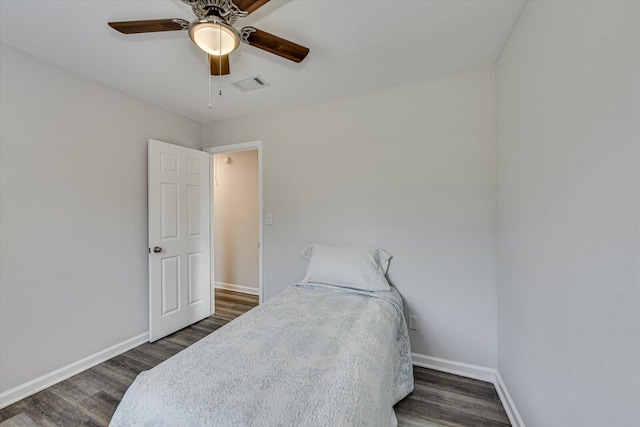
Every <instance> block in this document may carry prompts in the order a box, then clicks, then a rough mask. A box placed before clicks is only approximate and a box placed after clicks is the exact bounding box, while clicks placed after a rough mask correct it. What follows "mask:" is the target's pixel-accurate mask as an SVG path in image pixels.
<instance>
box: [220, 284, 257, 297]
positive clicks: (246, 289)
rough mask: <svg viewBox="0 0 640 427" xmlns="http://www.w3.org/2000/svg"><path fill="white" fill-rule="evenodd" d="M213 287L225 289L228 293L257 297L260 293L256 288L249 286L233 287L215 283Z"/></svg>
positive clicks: (232, 285)
mask: <svg viewBox="0 0 640 427" xmlns="http://www.w3.org/2000/svg"><path fill="white" fill-rule="evenodd" d="M215 286H216V288H218V289H226V290H228V291H234V292H240V293H243V294H251V295H259V294H260V291H259V290H258V289H256V288H251V287H249V286H242V285H234V284H233V283H223V282H215Z"/></svg>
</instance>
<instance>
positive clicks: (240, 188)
mask: <svg viewBox="0 0 640 427" xmlns="http://www.w3.org/2000/svg"><path fill="white" fill-rule="evenodd" d="M261 146H262V144H261V142H260V141H256V142H250V143H242V144H232V145H225V146H218V147H211V148H206V149H204V151H207V152H209V153H210V161H211V177H210V178H211V301H212V303H211V314H213V313H214V312H215V307H216V303H215V298H216V293H218V294H219V295H225V293H227V292H229V291H231V292H238V293H242V294H246V295H247V296H249V295H254V296H258V302H259V303H262V299H263V294H264V292H263V284H262V276H263V274H262V272H263V267H262V220H261V219H262V150H261V148H262V147H261ZM254 298H255V297H254Z"/></svg>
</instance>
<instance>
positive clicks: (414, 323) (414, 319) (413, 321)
mask: <svg viewBox="0 0 640 427" xmlns="http://www.w3.org/2000/svg"><path fill="white" fill-rule="evenodd" d="M409 329H413V330H414V331H417V330H418V316H409Z"/></svg>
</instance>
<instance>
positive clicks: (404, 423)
mask: <svg viewBox="0 0 640 427" xmlns="http://www.w3.org/2000/svg"><path fill="white" fill-rule="evenodd" d="M257 305H258V297H257V296H255V295H246V294H241V293H237V292H233V291H227V290H220V289H216V315H215V316H212V317H208V318H206V319H203V320H201V321H200V322H197V323H195V324H193V325H191V326H189V327H187V328H185V329H182V330H180V331H178V332H176V333H174V334H171V335H170V336H168V337H165V338H163V339H160V340H158V341H156V342H154V343H145V344H142V345H140V346H138V347H136V348H134V349H132V350H129V351H127V352H125V353H123V354H121V355H119V356H116V357H114V358H112V359H110V360H108V361H106V362H104V363H101V364H99V365H96V366H94V367H93V368H91V369H88V370H86V371H84V372H81V373H80V374H78V375H75V376H73V377H71V378H69V379H67V380H65V381H62V382H60V383H58V384H56V385H54V386H52V387H49V388H48V389H45V390H43V391H41V392H39V393H36V394H34V395H33V396H30V397H28V398H26V399H23V400H21V401H20V402H17V403H15V404H13V405H10V406H8V407H6V408H4V409H2V410H0V427H25V426H29V427H31V426H33V425H37V426H45V427H61V426H74V427H75V426H87V427H96V426H103V427H106V426H108V425H109V421H110V420H111V417H112V415H113V413H114V411H115V410H116V407H117V405H118V403H119V402H120V399H122V396H123V395H124V393H125V391H126V390H127V388H128V387H129V386H130V384H131V383H132V382H133V381H134V379H135V378H136V376H137V375H138V374H139V373H140V372H142V371H145V370H148V369H151V368H153V367H154V366H156V365H158V364H159V363H162V362H163V361H165V360H166V359H168V358H170V357H171V356H173V355H175V354H177V353H178V352H180V351H182V350H184V349H185V348H186V347H188V346H189V345H191V344H193V343H195V342H197V341H199V340H200V339H202V338H204V337H205V336H207V335H208V334H210V333H211V332H213V331H215V330H217V329H218V328H221V327H223V326H224V325H226V324H227V323H229V321H231V320H233V319H235V318H236V317H238V316H240V315H242V314H243V313H245V312H247V311H248V310H251V309H252V308H253V307H255V306H257ZM414 376H415V390H414V392H413V393H412V394H411V395H409V396H408V397H407V398H405V399H403V400H402V401H400V402H398V404H397V405H396V406H395V409H396V415H397V418H398V425H399V426H401V427H443V426H444V427H446V426H450V427H461V426H474V427H475V426H480V427H482V426H488V427H505V426H508V425H509V423H508V420H507V416H506V414H505V413H504V409H503V408H502V404H501V403H500V399H499V398H498V395H497V393H496V390H495V388H494V386H493V384H490V383H486V382H482V381H477V380H472V379H468V378H463V377H459V376H456V375H451V374H446V373H443V372H437V371H432V370H430V369H425V368H419V367H414Z"/></svg>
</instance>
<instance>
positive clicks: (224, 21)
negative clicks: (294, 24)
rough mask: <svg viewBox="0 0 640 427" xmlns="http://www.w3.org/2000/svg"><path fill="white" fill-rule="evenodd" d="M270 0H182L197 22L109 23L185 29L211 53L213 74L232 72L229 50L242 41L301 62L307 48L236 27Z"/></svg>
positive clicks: (131, 28)
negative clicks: (235, 24)
mask: <svg viewBox="0 0 640 427" xmlns="http://www.w3.org/2000/svg"><path fill="white" fill-rule="evenodd" d="M268 1H269V0H233V1H232V0H182V2H184V3H186V4H188V5H189V6H191V8H192V10H193V13H194V14H195V15H196V19H195V20H194V21H192V22H189V21H187V20H185V19H181V18H173V19H151V20H145V21H122V22H109V26H110V27H111V28H113V29H115V30H117V31H119V32H121V33H123V34H139V33H155V32H159V31H183V30H186V31H188V32H189V37H190V38H191V40H193V42H194V43H195V44H196V45H197V46H198V47H199V48H200V49H202V50H204V51H205V52H207V53H208V54H209V69H210V72H211V75H212V76H220V75H226V74H229V72H230V70H229V53H231V52H233V51H234V50H236V49H237V48H238V46H239V45H240V42H241V41H242V42H243V43H246V44H248V45H250V46H254V47H257V48H258V49H262V50H266V51H267V52H270V53H273V54H275V55H278V56H280V57H282V58H286V59H288V60H291V61H294V62H301V61H302V60H304V58H306V57H307V55H308V54H309V49H308V48H306V47H304V46H300V45H299V44H296V43H293V42H291V41H289V40H285V39H283V38H281V37H278V36H274V35H273V34H270V33H267V32H266V31H262V30H259V29H257V28H254V27H244V28H242V29H241V30H240V31H237V30H236V29H235V28H234V27H233V24H234V23H235V22H236V20H237V19H238V18H244V17H245V16H248V15H249V14H250V13H251V12H254V11H255V10H257V9H258V8H260V7H261V6H263V5H264V4H265V3H267V2H268Z"/></svg>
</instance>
